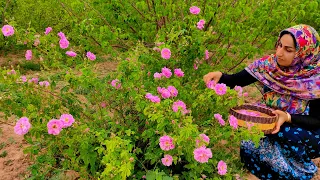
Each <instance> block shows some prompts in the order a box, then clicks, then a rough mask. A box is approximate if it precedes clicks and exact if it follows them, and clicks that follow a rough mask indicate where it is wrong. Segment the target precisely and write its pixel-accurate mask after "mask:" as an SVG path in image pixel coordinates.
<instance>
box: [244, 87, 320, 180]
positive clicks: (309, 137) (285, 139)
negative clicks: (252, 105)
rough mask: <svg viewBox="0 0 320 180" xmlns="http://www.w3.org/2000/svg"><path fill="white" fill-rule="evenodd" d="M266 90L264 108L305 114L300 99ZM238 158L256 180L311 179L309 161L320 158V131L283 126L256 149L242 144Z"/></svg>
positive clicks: (248, 142) (247, 143)
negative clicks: (258, 179) (276, 94)
mask: <svg viewBox="0 0 320 180" xmlns="http://www.w3.org/2000/svg"><path fill="white" fill-rule="evenodd" d="M266 89H267V91H268V92H267V93H266V94H265V95H264V100H265V102H264V104H265V105H267V106H269V107H272V108H274V107H275V106H278V107H282V108H286V110H287V111H288V112H289V113H290V114H298V113H301V114H304V115H308V111H309V108H308V106H307V103H305V102H303V100H298V99H290V98H289V99H288V98H284V97H282V98H280V97H278V98H275V97H276V96H275V94H274V92H272V91H271V90H270V89H268V88H265V90H266ZM280 99H282V100H281V101H280ZM283 99H286V100H287V101H286V100H283ZM260 105H261V104H260ZM298 107H299V108H298ZM240 155H241V160H242V162H243V163H244V164H245V166H246V168H247V169H248V170H249V171H250V172H251V173H252V174H254V175H255V176H257V177H258V178H260V179H299V180H300V179H311V178H312V177H313V176H314V174H315V173H316V172H317V169H318V168H317V166H316V165H315V164H314V163H313V162H312V161H311V159H314V158H317V157H320V129H315V130H310V129H304V128H302V127H299V126H297V125H294V124H290V123H284V124H283V125H282V126H281V129H280V131H279V132H278V133H277V134H268V135H266V137H265V138H263V139H261V140H260V145H259V147H258V148H256V147H255V146H254V144H253V142H251V141H243V142H242V143H241V148H240Z"/></svg>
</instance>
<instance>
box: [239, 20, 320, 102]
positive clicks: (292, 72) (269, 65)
mask: <svg viewBox="0 0 320 180" xmlns="http://www.w3.org/2000/svg"><path fill="white" fill-rule="evenodd" d="M283 32H289V33H290V34H292V35H293V37H294V39H295V42H296V54H295V57H294V60H293V62H292V64H291V65H290V66H289V67H280V66H279V65H278V63H277V56H276V55H275V54H272V55H268V56H264V57H262V58H260V59H258V60H256V61H254V62H253V63H252V64H250V65H249V66H248V67H246V68H245V69H246V70H247V71H248V72H249V73H250V74H251V75H252V76H254V77H255V78H256V79H258V80H259V81H260V82H261V83H263V84H264V85H265V86H267V87H269V88H270V89H272V90H273V91H275V92H278V93H280V94H283V95H290V96H293V97H296V98H299V99H305V100H312V99H318V98H320V47H319V46H320V37H319V34H318V33H317V32H316V30H315V29H314V28H312V27H311V26H308V25H304V24H301V25H296V26H293V27H290V28H288V29H285V30H283V31H282V32H281V33H280V34H279V38H278V41H279V40H280V37H281V36H280V35H281V34H282V33H283Z"/></svg>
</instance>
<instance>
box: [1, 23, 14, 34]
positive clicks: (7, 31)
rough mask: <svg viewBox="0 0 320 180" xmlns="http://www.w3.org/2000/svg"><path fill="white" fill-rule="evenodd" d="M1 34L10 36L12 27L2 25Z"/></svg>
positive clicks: (12, 30)
mask: <svg viewBox="0 0 320 180" xmlns="http://www.w3.org/2000/svg"><path fill="white" fill-rule="evenodd" d="M2 34H3V35H4V36H6V37H8V36H12V35H13V34H14V28H13V27H12V26H10V25H4V26H3V27H2Z"/></svg>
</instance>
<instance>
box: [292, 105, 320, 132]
mask: <svg viewBox="0 0 320 180" xmlns="http://www.w3.org/2000/svg"><path fill="white" fill-rule="evenodd" d="M319 107H320V99H316V100H311V101H309V108H310V110H309V115H300V114H292V115H291V121H292V123H294V124H297V125H300V126H301V127H304V128H307V129H319V128H320V111H319Z"/></svg>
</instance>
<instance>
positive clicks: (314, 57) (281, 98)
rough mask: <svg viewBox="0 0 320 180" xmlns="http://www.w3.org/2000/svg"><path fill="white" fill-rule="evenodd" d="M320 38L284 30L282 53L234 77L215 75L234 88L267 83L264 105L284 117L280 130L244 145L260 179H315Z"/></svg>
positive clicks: (304, 28) (319, 152) (319, 149)
mask: <svg viewBox="0 0 320 180" xmlns="http://www.w3.org/2000/svg"><path fill="white" fill-rule="evenodd" d="M319 45H320V38H319V35H318V33H317V32H316V31H315V30H314V29H313V28H312V27H310V26H308V25H297V26H293V27H291V28H288V29H285V30H283V31H281V33H280V35H279V38H278V41H277V45H276V54H275V55H269V56H265V57H263V58H261V59H258V60H256V61H254V62H253V63H252V64H250V65H249V66H248V67H246V68H245V70H243V71H241V72H239V73H236V74H232V75H227V74H222V73H221V72H210V73H208V74H207V75H205V76H204V81H205V83H208V82H209V81H210V80H214V81H216V82H219V83H225V84H226V85H227V86H229V87H230V88H233V87H234V86H235V85H238V86H246V85H249V84H251V83H254V82H256V81H259V82H260V83H261V84H262V85H263V87H264V88H263V89H264V95H263V100H264V104H265V105H266V106H268V107H271V108H273V109H277V110H275V111H274V113H275V114H278V116H279V118H278V121H277V124H276V128H275V129H274V131H273V132H272V134H270V135H266V137H264V138H263V139H261V141H260V145H259V147H258V148H255V147H254V144H253V143H252V142H251V141H243V142H242V143H241V149H240V155H241V160H242V162H243V163H244V164H245V166H246V168H247V169H248V170H249V171H250V172H251V173H252V174H254V175H255V176H257V177H258V178H260V179H299V180H300V179H311V178H312V177H313V176H314V174H315V173H316V172H317V166H316V165H315V164H314V163H313V162H312V161H311V159H313V158H317V157H320V137H319V136H320V52H319V51H320V47H319Z"/></svg>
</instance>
